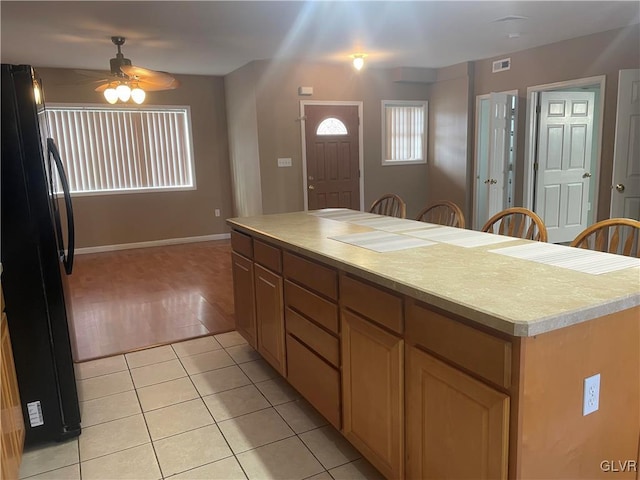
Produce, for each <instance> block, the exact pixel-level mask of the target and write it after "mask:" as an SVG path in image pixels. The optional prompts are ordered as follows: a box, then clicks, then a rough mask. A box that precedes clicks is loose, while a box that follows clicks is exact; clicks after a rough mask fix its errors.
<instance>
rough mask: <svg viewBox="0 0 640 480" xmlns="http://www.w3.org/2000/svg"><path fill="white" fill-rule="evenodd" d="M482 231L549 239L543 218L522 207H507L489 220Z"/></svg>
mask: <svg viewBox="0 0 640 480" xmlns="http://www.w3.org/2000/svg"><path fill="white" fill-rule="evenodd" d="M496 227H497V230H496ZM482 231H483V232H489V233H497V234H498V235H509V236H510V237H517V238H526V239H528V240H537V241H538V242H546V241H547V227H545V225H544V222H543V221H542V219H541V218H540V217H539V216H538V215H536V213H535V212H532V211H531V210H529V209H527V208H522V207H513V208H507V209H506V210H502V211H501V212H498V213H496V214H495V215H494V216H493V217H491V218H490V219H489V220H487V223H485V224H484V226H483V227H482Z"/></svg>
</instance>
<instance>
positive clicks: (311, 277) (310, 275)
mask: <svg viewBox="0 0 640 480" xmlns="http://www.w3.org/2000/svg"><path fill="white" fill-rule="evenodd" d="M284 274H285V276H286V277H287V278H290V279H292V280H294V281H296V282H297V283H300V284H302V285H304V286H305V287H308V288H310V289H311V290H314V291H316V292H318V293H320V294H321V295H324V296H325V297H328V298H331V299H332V300H336V301H337V300H338V274H337V272H336V271H335V270H333V269H331V268H329V267H325V266H323V265H320V264H319V263H316V262H313V261H311V260H307V259H306V258H302V257H299V256H298V255H294V254H292V253H289V252H284Z"/></svg>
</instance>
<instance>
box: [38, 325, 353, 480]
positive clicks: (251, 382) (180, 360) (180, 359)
mask: <svg viewBox="0 0 640 480" xmlns="http://www.w3.org/2000/svg"><path fill="white" fill-rule="evenodd" d="M211 338H212V339H213V340H214V341H216V343H217V344H218V345H219V346H220V347H221V348H214V349H212V350H206V351H203V352H198V353H196V354H193V355H183V356H179V355H178V353H177V351H176V349H175V348H174V344H178V343H182V342H174V343H173V344H169V345H167V346H170V347H171V351H172V353H173V354H174V355H175V358H172V359H170V360H163V361H160V362H154V363H150V364H147V365H143V366H141V367H134V368H132V367H131V365H130V363H129V360H128V359H127V357H126V354H122V355H123V357H124V360H125V365H126V366H127V369H126V370H120V371H116V372H110V373H108V374H103V375H96V376H94V377H88V378H87V379H89V378H99V377H101V376H104V375H110V374H113V373H122V372H125V371H126V372H128V375H129V378H130V380H131V382H132V385H133V391H134V392H135V395H136V400H137V402H138V406H139V407H140V412H139V413H136V414H132V415H127V416H124V417H121V418H117V419H113V420H109V421H105V422H100V423H97V424H95V425H91V426H90V427H93V426H98V425H103V424H105V423H108V422H111V421H116V420H122V419H125V418H130V417H133V416H135V415H138V414H141V415H142V416H143V421H144V422H145V428H146V431H147V435H148V438H149V442H148V443H150V444H151V446H152V449H153V451H154V456H155V459H156V465H157V466H158V469H159V471H160V475H161V478H169V477H165V476H164V474H163V472H162V468H161V467H160V462H159V459H158V456H157V452H156V449H155V442H156V440H154V439H153V438H152V437H151V432H150V429H149V425H148V422H147V418H146V415H145V414H146V413H149V412H153V411H157V410H159V409H161V408H166V407H171V406H175V405H180V404H182V403H186V402H189V401H193V400H196V399H199V400H200V401H201V402H202V403H203V404H204V405H205V408H206V411H207V413H208V414H209V416H210V418H211V420H212V422H213V423H212V424H209V425H216V427H217V429H218V431H219V432H220V434H221V436H222V438H223V439H224V441H225V443H226V445H227V447H228V449H229V451H230V452H231V455H229V456H226V457H222V458H219V459H217V460H214V461H213V462H208V463H205V464H203V465H198V466H195V467H193V468H190V469H187V470H185V471H183V472H176V473H173V474H172V475H171V476H174V475H178V474H182V473H185V472H188V471H191V470H194V469H197V468H201V467H204V466H206V465H209V464H212V463H215V462H218V461H221V460H224V459H227V458H231V457H234V459H235V461H236V462H237V464H238V465H239V467H240V469H241V470H242V472H243V474H244V475H245V476H246V477H247V478H249V476H248V475H247V472H246V471H245V469H244V467H243V465H242V463H240V461H239V458H238V455H240V454H243V453H246V452H250V451H252V450H256V449H258V448H261V447H265V446H268V445H271V444H275V443H278V442H280V441H283V440H287V439H291V438H293V437H297V438H298V441H299V442H301V443H302V444H303V445H304V448H305V449H306V450H307V451H309V453H310V454H311V455H312V457H313V458H314V459H315V460H316V461H317V462H318V464H319V465H320V466H321V468H322V471H321V472H318V473H317V474H314V475H311V477H313V476H315V475H320V474H322V473H327V475H329V477H331V478H334V477H333V475H332V474H331V473H330V472H329V470H328V469H327V468H325V466H324V465H323V464H322V462H321V461H320V460H319V458H318V457H317V456H316V455H315V454H314V452H313V451H311V449H310V447H309V446H308V445H307V444H306V443H305V442H304V440H303V439H302V438H301V435H302V434H305V433H308V432H311V431H313V430H319V429H321V428H324V427H327V426H329V427H330V424H328V423H325V424H324V425H320V426H315V427H314V428H311V429H309V430H306V431H304V432H300V433H298V432H296V431H295V430H294V429H293V428H292V425H291V424H290V423H289V422H287V420H286V419H285V417H284V416H283V415H282V414H281V413H280V411H279V410H278V409H277V408H276V407H278V406H280V405H286V404H290V403H294V402H298V401H300V399H301V397H299V395H298V394H297V392H296V397H295V398H290V399H288V400H287V401H285V402H281V403H277V404H274V403H273V402H272V401H270V400H269V399H268V398H267V397H266V395H265V394H264V392H263V391H262V390H261V389H260V388H259V387H258V384H260V383H265V382H268V381H275V380H276V379H277V378H278V377H277V376H274V377H268V378H266V379H261V380H260V381H258V382H256V381H254V380H253V379H252V378H251V377H249V376H248V375H247V373H246V372H245V371H244V370H243V369H242V367H241V365H243V364H246V363H250V362H255V361H258V360H260V359H261V357H257V358H248V359H246V360H244V361H238V360H237V359H236V358H234V357H233V356H232V355H231V354H230V353H229V349H236V348H238V347H242V346H248V348H249V349H251V351H255V349H253V348H252V347H251V346H250V345H248V344H247V343H246V342H245V343H240V344H236V345H230V346H228V347H225V346H222V344H220V343H219V342H218V341H217V340H216V338H215V336H214V335H211ZM186 341H189V340H186ZM220 350H224V352H225V353H226V354H227V355H228V356H229V357H230V358H231V360H232V361H233V364H232V365H226V366H223V367H218V368H214V369H212V370H206V371H204V372H197V373H193V374H190V373H189V372H187V370H186V368H185V365H184V363H183V359H184V358H188V357H193V356H197V355H202V354H206V353H211V352H215V351H220ZM243 359H244V358H243ZM173 360H178V363H179V364H180V366H181V367H182V369H183V370H184V373H185V376H184V377H178V378H175V379H170V380H166V381H163V382H158V383H155V384H150V385H144V386H141V387H139V388H140V389H143V388H146V387H151V386H155V385H161V384H163V383H168V382H171V381H176V380H179V379H181V378H188V379H189V383H190V385H191V386H192V387H193V388H194V390H195V392H196V395H197V396H196V397H195V398H192V399H189V400H184V401H178V402H175V403H172V404H170V405H166V406H164V407H158V408H155V409H151V410H149V411H148V412H145V411H144V410H143V409H142V403H141V400H140V396H139V392H138V387H137V386H136V384H135V382H134V380H133V374H132V370H133V369H135V368H142V367H146V366H152V365H159V364H162V363H166V362H169V361H173ZM231 366H237V367H238V368H239V369H240V371H241V372H242V373H243V375H244V376H245V377H246V378H247V379H248V381H249V383H248V384H247V385H241V386H238V387H233V388H231V389H227V390H221V391H219V392H213V393H211V394H209V395H203V394H202V393H201V392H200V391H199V390H198V388H197V387H196V385H195V383H194V382H193V378H192V376H194V375H199V374H203V373H208V372H211V371H215V370H220V369H223V368H228V367H231ZM267 367H268V364H267ZM87 379H82V380H87ZM248 385H251V386H253V387H254V388H255V389H256V390H257V391H258V392H259V394H260V396H261V397H262V398H263V399H264V400H265V401H266V402H267V404H268V406H267V407H265V408H260V409H258V410H255V411H253V412H249V413H246V414H242V415H237V416H235V417H231V418H228V419H225V420H221V421H220V422H219V421H217V420H216V418H215V416H214V415H213V412H212V411H211V410H210V408H209V406H208V405H207V403H206V402H205V400H204V398H205V397H210V396H213V395H217V394H221V393H224V392H230V391H233V390H238V389H240V388H244V387H247V386H248ZM285 385H286V386H289V384H288V382H286V379H285ZM129 391H131V390H126V391H124V392H116V393H113V394H109V395H104V396H102V397H96V398H94V399H90V400H85V401H84V402H89V401H92V400H98V399H102V398H108V397H110V396H115V395H121V394H123V393H127V392H129ZM294 391H295V390H294ZM269 408H271V409H273V410H275V412H276V414H277V416H278V418H280V419H281V420H282V422H283V423H284V424H285V425H286V426H287V427H288V428H289V429H290V431H291V432H292V434H291V435H289V436H287V437H284V438H281V439H278V440H274V441H272V442H268V443H265V444H264V445H259V446H256V447H252V448H249V449H248V450H245V451H243V452H239V453H237V454H236V452H234V450H233V448H231V445H230V444H229V441H228V440H227V438H226V436H225V434H224V433H223V432H222V430H221V429H220V426H219V425H220V423H222V422H225V421H228V420H234V419H238V418H241V417H244V416H247V415H250V414H253V413H257V412H260V411H264V410H267V409H269ZM207 426H208V425H204V426H200V427H196V428H191V429H189V430H186V431H184V432H179V433H175V434H172V435H169V436H167V437H163V438H159V439H157V441H160V440H164V439H166V438H171V437H174V436H177V435H179V434H183V433H186V432H190V431H195V430H198V429H200V428H205V427H207ZM90 427H85V428H90ZM146 444H147V443H143V444H139V445H134V446H131V447H128V448H125V449H122V450H118V451H116V452H111V453H108V454H105V455H100V456H98V457H95V458H102V457H105V456H108V455H112V454H115V453H120V452H123V451H126V450H129V449H133V448H137V447H140V446H143V445H146ZM77 449H78V469H79V473H80V478H82V463H83V461H82V459H81V458H80V442H79V440H78V441H77ZM357 453H358V455H359V456H358V458H356V459H354V460H350V461H349V460H348V461H346V462H345V463H342V464H340V465H335V466H333V467H332V468H339V467H341V466H344V465H347V464H350V463H353V462H355V461H357V460H359V459H361V458H362V456H361V455H360V452H357ZM90 460H93V458H92V459H88V460H86V461H90ZM72 465H75V464H72ZM72 465H69V466H72ZM66 467H68V466H64V467H59V468H66ZM59 468H57V469H53V470H51V471H54V470H58V469H59ZM41 473H47V472H41ZM39 474H40V473H38V474H36V475H39ZM311 477H305V478H311ZM27 478H29V477H27Z"/></svg>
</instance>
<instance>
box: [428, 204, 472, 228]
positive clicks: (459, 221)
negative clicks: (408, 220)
mask: <svg viewBox="0 0 640 480" xmlns="http://www.w3.org/2000/svg"><path fill="white" fill-rule="evenodd" d="M416 220H418V221H419V222H428V223H437V224H438V225H447V226H449V227H458V228H464V225H465V223H464V213H462V210H461V209H460V207H459V206H458V205H456V204H455V203H453V202H450V201H448V200H441V201H439V202H436V203H434V204H433V205H429V206H427V207H425V208H423V209H422V211H421V212H420V213H419V214H418V216H417V217H416Z"/></svg>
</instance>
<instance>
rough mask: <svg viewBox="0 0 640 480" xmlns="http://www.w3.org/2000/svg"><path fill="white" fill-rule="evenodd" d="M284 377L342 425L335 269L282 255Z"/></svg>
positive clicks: (318, 407) (334, 423) (286, 253)
mask: <svg viewBox="0 0 640 480" xmlns="http://www.w3.org/2000/svg"><path fill="white" fill-rule="evenodd" d="M284 276H285V278H286V280H285V285H284V299H285V306H286V309H285V320H286V327H287V375H288V377H287V379H288V380H289V383H291V385H293V386H294V387H295V388H296V389H297V390H298V391H299V392H300V393H301V394H302V395H303V396H304V397H305V398H306V399H307V400H308V401H309V403H311V404H312V405H313V406H314V407H315V408H316V409H317V410H318V411H319V412H320V413H321V414H322V415H324V417H325V418H326V419H327V420H328V421H329V422H330V423H331V424H332V425H333V426H334V427H336V428H338V429H339V428H340V427H341V426H342V414H341V409H340V407H341V390H340V378H341V377H340V338H339V331H340V328H339V314H338V305H337V303H336V300H337V296H338V295H337V293H338V274H337V272H336V271H335V270H333V269H330V268H327V267H325V266H323V265H320V264H318V263H316V262H314V261H312V260H308V259H306V258H302V257H300V256H298V255H294V254H291V253H288V252H285V254H284Z"/></svg>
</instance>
